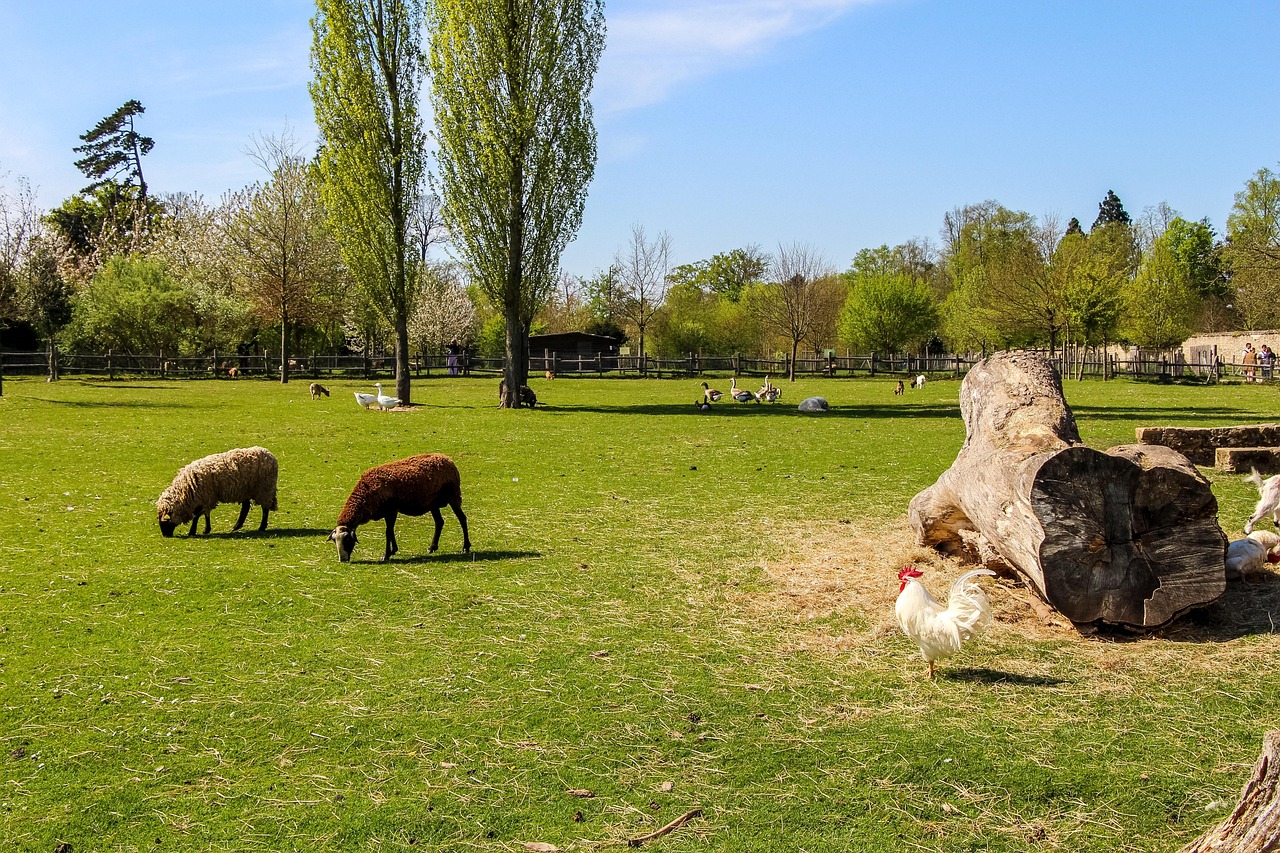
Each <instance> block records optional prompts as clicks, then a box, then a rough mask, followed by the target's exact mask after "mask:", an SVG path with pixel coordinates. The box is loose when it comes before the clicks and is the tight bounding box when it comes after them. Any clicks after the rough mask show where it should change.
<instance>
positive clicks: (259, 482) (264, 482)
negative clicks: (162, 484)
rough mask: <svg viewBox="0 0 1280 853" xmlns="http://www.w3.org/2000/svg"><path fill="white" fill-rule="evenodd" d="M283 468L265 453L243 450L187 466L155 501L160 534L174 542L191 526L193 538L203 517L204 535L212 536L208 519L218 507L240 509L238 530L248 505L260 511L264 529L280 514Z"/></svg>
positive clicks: (265, 451)
mask: <svg viewBox="0 0 1280 853" xmlns="http://www.w3.org/2000/svg"><path fill="white" fill-rule="evenodd" d="M278 472H279V464H278V463H277V462H276V457H275V456H274V455H272V453H271V452H270V451H269V450H267V449H266V448H265V447H240V448H236V449H234V450H228V451H226V452H225V453H214V454H211V455H209V456H205V457H204V458H202V459H197V460H195V461H194V462H191V463H188V464H187V465H186V466H185V467H184V468H183V469H182V470H181V471H179V472H178V473H177V474H176V475H175V476H174V478H173V482H172V483H170V484H169V488H167V489H165V490H164V492H162V493H161V495H160V498H159V500H157V501H156V515H157V518H158V519H159V522H160V532H161V533H163V534H164V535H165V536H172V535H173V531H174V528H176V527H177V526H178V525H180V524H186V523H187V522H188V521H189V522H191V530H190V531H189V535H193V534H194V533H195V532H196V524H197V523H198V522H199V520H200V517H201V516H204V532H205V533H206V534H207V533H208V532H209V526H210V525H209V515H210V513H212V512H213V510H214V508H215V507H217V505H218V504H220V503H238V504H240V519H239V521H237V522H236V525H235V527H233V528H232V530H239V529H240V527H241V525H243V524H244V519H245V516H246V515H248V512H249V504H250V503H256V504H258V505H259V506H261V507H262V524H261V525H260V526H259V527H258V529H259V530H265V529H266V527H267V516H268V515H269V514H270V513H271V512H272V511H273V510H276V509H278V506H277V503H276V478H277V475H278Z"/></svg>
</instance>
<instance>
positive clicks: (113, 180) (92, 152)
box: [73, 99, 156, 205]
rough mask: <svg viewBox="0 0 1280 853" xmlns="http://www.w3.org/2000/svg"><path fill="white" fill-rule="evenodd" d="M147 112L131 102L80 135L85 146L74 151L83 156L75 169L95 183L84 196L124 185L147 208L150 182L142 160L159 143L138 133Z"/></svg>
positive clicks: (137, 103)
mask: <svg viewBox="0 0 1280 853" xmlns="http://www.w3.org/2000/svg"><path fill="white" fill-rule="evenodd" d="M146 111H147V110H146V108H145V107H144V106H142V104H141V103H140V102H139V101H136V100H133V99H130V100H128V101H125V102H124V103H123V104H121V105H120V106H119V107H118V108H117V109H116V111H115V112H113V113H112V114H111V115H109V116H107V117H106V118H104V119H102V120H101V121H99V122H98V123H97V124H96V125H94V127H93V128H92V129H91V130H89V131H87V132H85V133H83V134H81V135H80V138H81V139H82V140H83V141H84V144H83V145H77V146H76V147H75V148H74V149H73V150H74V151H75V152H76V153H77V154H83V155H84V156H83V157H81V158H80V159H79V160H77V161H76V168H77V169H79V170H80V171H81V172H83V173H84V176H85V177H86V178H89V179H90V180H91V181H93V183H91V184H89V185H88V186H87V187H85V188H84V190H82V192H84V193H96V192H97V191H98V190H99V189H100V188H102V187H105V186H111V185H125V186H129V187H133V188H136V189H137V191H138V199H139V200H140V201H141V202H142V203H143V204H144V205H145V203H146V200H147V182H146V180H145V179H144V178H143V176H142V158H143V156H145V155H147V154H150V153H151V149H152V148H154V147H155V145H156V141H155V140H154V139H152V138H151V137H149V136H143V135H142V134H140V133H138V130H137V127H136V123H135V121H134V119H135V117H137V116H140V115H142V114H143V113H145V112H146Z"/></svg>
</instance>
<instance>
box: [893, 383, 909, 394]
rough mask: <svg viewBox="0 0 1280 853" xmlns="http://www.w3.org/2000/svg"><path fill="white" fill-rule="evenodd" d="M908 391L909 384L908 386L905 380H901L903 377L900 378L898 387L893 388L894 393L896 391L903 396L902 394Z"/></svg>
mask: <svg viewBox="0 0 1280 853" xmlns="http://www.w3.org/2000/svg"><path fill="white" fill-rule="evenodd" d="M906 392H907V386H906V385H905V384H903V382H902V380H901V379H899V380H898V385H897V387H896V388H894V389H893V393H895V394H897V395H898V396H899V397H901V396H902V395H903V394H905V393H906Z"/></svg>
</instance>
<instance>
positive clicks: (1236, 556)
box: [1227, 530, 1280, 581]
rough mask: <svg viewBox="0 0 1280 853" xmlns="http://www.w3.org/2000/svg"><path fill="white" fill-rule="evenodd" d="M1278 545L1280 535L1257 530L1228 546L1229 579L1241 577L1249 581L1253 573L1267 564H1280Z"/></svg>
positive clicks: (1279, 543)
mask: <svg viewBox="0 0 1280 853" xmlns="http://www.w3.org/2000/svg"><path fill="white" fill-rule="evenodd" d="M1277 545H1280V535H1277V534H1275V533H1272V532H1271V531H1270V530H1255V531H1253V532H1252V533H1250V534H1249V535H1248V536H1246V537H1245V538H1243V539H1237V540H1236V541H1234V542H1232V543H1231V544H1229V545H1227V577H1229V578H1231V577H1236V576H1239V577H1240V579H1241V580H1244V581H1247V580H1248V579H1249V574H1250V573H1251V572H1256V571H1259V570H1261V569H1262V567H1263V566H1265V565H1266V564H1267V563H1273V562H1280V554H1276V553H1275V550H1274V549H1275V547H1276V546H1277Z"/></svg>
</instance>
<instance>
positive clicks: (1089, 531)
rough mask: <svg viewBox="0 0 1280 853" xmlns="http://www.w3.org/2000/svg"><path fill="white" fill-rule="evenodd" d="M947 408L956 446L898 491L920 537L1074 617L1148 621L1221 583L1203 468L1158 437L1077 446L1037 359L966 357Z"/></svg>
mask: <svg viewBox="0 0 1280 853" xmlns="http://www.w3.org/2000/svg"><path fill="white" fill-rule="evenodd" d="M960 410H961V413H962V415H963V417H964V422H965V430H966V438H965V443H964V446H963V447H962V448H961V449H960V453H959V454H958V455H957V456H956V460H955V462H954V463H952V465H951V468H950V469H948V470H947V471H945V472H943V474H942V476H941V477H939V478H938V481H937V482H936V483H935V484H934V485H932V486H930V487H929V488H927V489H925V490H924V491H922V492H920V493H919V494H918V495H916V496H915V497H914V498H913V499H912V500H911V504H910V507H909V510H908V517H909V520H910V523H911V525H912V527H913V528H914V530H915V533H916V539H917V541H918V542H919V544H921V545H929V546H933V547H936V548H938V549H939V550H943V551H948V552H959V553H963V554H966V555H968V556H969V557H970V558H972V559H982V560H983V561H984V562H987V563H991V562H993V561H998V560H1003V561H1004V562H1005V563H1007V564H1008V566H1009V567H1011V568H1012V569H1014V570H1015V571H1017V572H1018V573H1019V574H1021V575H1023V576H1024V577H1025V578H1026V579H1027V580H1028V581H1029V582H1030V583H1031V585H1032V586H1033V587H1034V588H1035V589H1036V590H1037V591H1038V592H1039V593H1040V595H1041V596H1042V597H1043V598H1044V599H1045V601H1047V602H1048V603H1049V604H1050V605H1052V606H1053V607H1054V608H1056V609H1057V610H1058V611H1059V612H1061V613H1062V614H1063V615H1064V616H1066V617H1067V618H1068V619H1070V620H1071V621H1073V622H1075V623H1078V624H1083V623H1101V624H1108V625H1118V626H1124V627H1127V628H1137V629H1143V630H1145V629H1150V628H1155V627H1158V626H1160V625H1163V624H1165V623H1167V622H1169V621H1171V620H1173V619H1175V618H1176V617H1178V616H1180V615H1182V614H1183V613H1185V612H1187V611H1188V610H1190V609H1192V608H1194V607H1198V606H1201V605H1204V604H1208V603H1209V602H1211V601H1213V600H1214V599H1216V598H1217V597H1218V596H1219V595H1221V594H1222V592H1223V590H1224V589H1225V588H1226V573H1225V570H1226V567H1225V552H1226V544H1227V540H1226V536H1225V535H1223V533H1222V529H1221V528H1220V527H1219V526H1218V521H1217V512H1218V504H1217V501H1216V500H1215V499H1214V497H1213V493H1212V492H1211V491H1210V488H1209V483H1208V481H1207V480H1205V479H1204V478H1203V477H1202V476H1201V475H1200V473H1199V472H1198V471H1197V470H1196V469H1195V466H1194V465H1192V464H1191V463H1190V462H1189V461H1187V459H1186V458H1185V457H1183V456H1182V455H1181V454H1179V453H1176V452H1175V451H1172V450H1169V449H1168V448H1164V447H1147V446H1142V445H1126V446H1122V447H1113V448H1111V449H1110V450H1108V451H1106V452H1103V451H1098V450H1094V449H1092V448H1089V447H1086V446H1085V445H1084V444H1083V443H1082V442H1081V440H1080V434H1079V432H1078V431H1077V429H1076V423H1075V418H1074V416H1073V415H1072V413H1071V409H1070V407H1068V406H1067V403H1066V400H1065V398H1064V397H1063V394H1062V382H1061V379H1060V378H1059V375H1058V373H1057V371H1056V370H1055V369H1054V367H1053V365H1052V364H1051V363H1050V362H1049V361H1048V360H1047V359H1045V358H1044V357H1042V356H1038V355H1035V354H1032V353H996V354H995V355H993V356H991V357H990V358H989V359H986V360H984V361H982V362H979V363H978V364H977V365H975V366H974V368H973V370H971V371H970V372H969V375H968V376H967V377H966V378H965V380H964V382H963V383H962V385H961V388H960Z"/></svg>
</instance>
